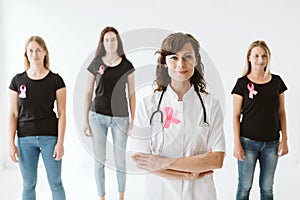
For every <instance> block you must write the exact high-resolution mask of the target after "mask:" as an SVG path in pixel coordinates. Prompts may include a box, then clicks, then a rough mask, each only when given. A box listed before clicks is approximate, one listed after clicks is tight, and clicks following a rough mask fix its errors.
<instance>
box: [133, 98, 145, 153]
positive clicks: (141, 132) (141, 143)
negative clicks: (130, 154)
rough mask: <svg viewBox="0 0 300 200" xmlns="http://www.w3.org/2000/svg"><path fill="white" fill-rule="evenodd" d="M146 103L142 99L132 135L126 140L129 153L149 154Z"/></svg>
mask: <svg viewBox="0 0 300 200" xmlns="http://www.w3.org/2000/svg"><path fill="white" fill-rule="evenodd" d="M147 113H148V111H147V106H146V101H145V99H143V100H142V101H141V103H140V105H139V107H138V109H137V112H136V116H135V119H134V126H133V128H132V134H131V135H130V137H129V140H128V145H127V147H128V149H129V151H134V152H143V153H150V123H149V117H148V114H147Z"/></svg>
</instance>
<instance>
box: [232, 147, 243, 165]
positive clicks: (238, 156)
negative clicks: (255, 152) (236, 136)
mask: <svg viewBox="0 0 300 200" xmlns="http://www.w3.org/2000/svg"><path fill="white" fill-rule="evenodd" d="M233 155H234V157H235V158H236V159H238V160H240V161H243V159H244V158H245V153H244V149H243V147H242V144H241V143H238V144H235V145H234V152H233Z"/></svg>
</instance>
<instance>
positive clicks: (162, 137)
mask: <svg viewBox="0 0 300 200" xmlns="http://www.w3.org/2000/svg"><path fill="white" fill-rule="evenodd" d="M165 91H166V90H163V91H162V93H161V95H160V97H159V101H158V105H157V109H156V110H155V111H154V112H153V113H152V114H151V117H150V127H151V131H150V132H151V135H150V151H151V154H153V155H159V154H160V153H161V152H162V149H163V145H164V134H165V132H164V126H163V112H162V111H161V110H160V105H161V101H162V98H163V96H164V93H165ZM195 92H196V93H197V95H198V97H199V99H200V102H201V106H202V110H203V122H202V124H201V126H202V127H209V123H208V122H207V119H206V108H205V105H204V102H203V99H202V97H201V95H200V93H199V92H198V91H196V90H195ZM155 115H160V117H159V120H160V121H159V127H160V129H161V132H162V134H161V136H160V137H161V139H160V140H161V141H160V142H159V143H160V145H159V147H158V149H155V148H154V144H153V143H154V142H153V138H154V137H153V135H158V133H154V134H153V129H154V128H153V119H154V118H155ZM156 139H157V136H156Z"/></svg>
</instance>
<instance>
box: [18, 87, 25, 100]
mask: <svg viewBox="0 0 300 200" xmlns="http://www.w3.org/2000/svg"><path fill="white" fill-rule="evenodd" d="M20 91H21V93H20V94H19V97H20V98H22V99H25V98H26V86H25V85H21V86H20Z"/></svg>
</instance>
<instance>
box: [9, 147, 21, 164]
mask: <svg viewBox="0 0 300 200" xmlns="http://www.w3.org/2000/svg"><path fill="white" fill-rule="evenodd" d="M9 157H10V159H11V160H12V161H13V162H15V163H17V162H19V157H20V155H19V151H18V148H17V146H16V145H12V146H11V147H10V151H9Z"/></svg>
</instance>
